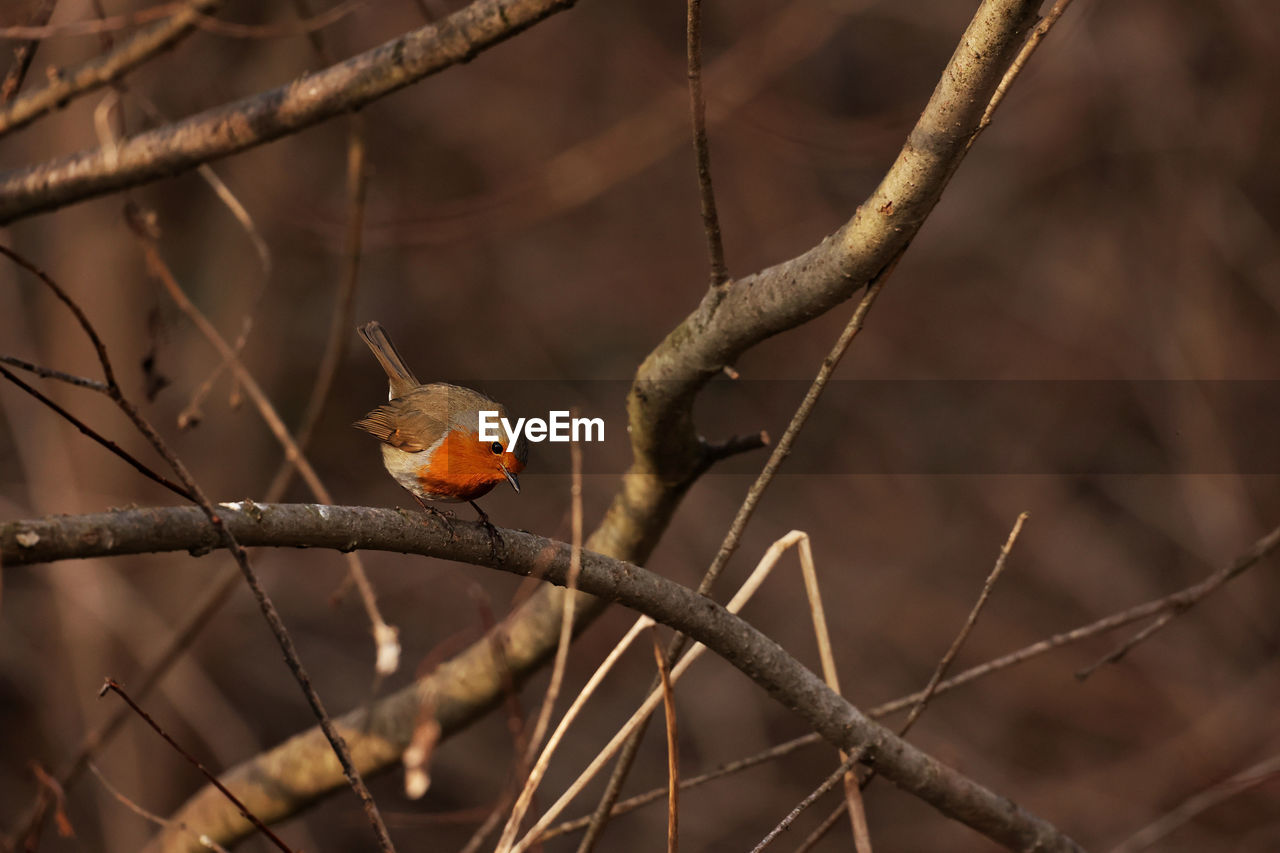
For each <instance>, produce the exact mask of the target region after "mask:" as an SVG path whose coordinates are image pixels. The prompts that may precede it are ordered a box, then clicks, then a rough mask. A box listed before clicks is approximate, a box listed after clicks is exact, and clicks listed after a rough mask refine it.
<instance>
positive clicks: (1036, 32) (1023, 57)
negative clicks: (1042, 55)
mask: <svg viewBox="0 0 1280 853" xmlns="http://www.w3.org/2000/svg"><path fill="white" fill-rule="evenodd" d="M1070 5H1071V0H1057V2H1056V3H1054V4H1053V7H1052V8H1050V9H1049V11H1048V13H1047V14H1046V15H1045V16H1044V17H1043V18H1041V19H1040V20H1039V22H1038V23H1037V24H1036V25H1035V26H1034V27H1033V28H1032V29H1031V32H1030V33H1028V34H1027V40H1026V41H1025V42H1024V43H1023V45H1022V49H1021V50H1020V51H1018V55H1017V56H1016V57H1014V60H1013V62H1012V63H1011V64H1010V65H1009V69H1008V70H1007V71H1005V73H1004V78H1003V79H1002V80H1001V81H1000V85H998V86H996V90H995V92H994V93H993V94H992V95H991V101H990V102H989V103H988V104H987V109H986V111H985V112H984V113H983V114H982V119H981V121H979V122H978V130H979V131H982V130H985V129H986V127H987V125H989V124H991V117H992V116H994V115H995V112H996V108H997V107H999V106H1000V102H1001V101H1003V100H1004V96H1005V95H1006V94H1007V93H1008V91H1009V87H1010V86H1011V85H1013V81H1014V80H1015V79H1016V78H1017V76H1018V75H1019V74H1020V73H1022V67H1023V66H1024V65H1026V64H1027V60H1029V59H1030V58H1031V55H1032V54H1033V53H1035V52H1036V48H1038V47H1039V46H1040V42H1042V41H1044V37H1045V36H1047V35H1048V34H1049V30H1051V29H1052V28H1053V25H1054V24H1056V23H1057V22H1058V19H1059V18H1061V17H1062V13H1063V12H1065V11H1067V7H1068V6H1070ZM976 136H977V134H975V137H976ZM970 144H973V143H972V142H970Z"/></svg>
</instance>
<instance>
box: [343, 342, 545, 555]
mask: <svg viewBox="0 0 1280 853" xmlns="http://www.w3.org/2000/svg"><path fill="white" fill-rule="evenodd" d="M358 331H359V333H360V337H361V338H362V339H363V340H364V342H365V343H366V344H368V345H369V349H371V350H373V354H374V357H376V358H377V359H378V363H379V364H380V365H382V369H383V370H385V371H386V373H387V380H388V382H389V383H390V393H389V394H388V395H387V403H386V404H385V405H382V406H378V407H377V408H376V409H374V410H373V411H372V412H370V413H369V414H368V415H366V416H365V417H364V418H363V419H361V420H359V421H356V424H355V425H356V426H357V427H358V428H360V429H362V430H364V431H365V432H367V433H369V434H370V435H372V436H373V437H374V438H376V439H378V441H380V442H382V463H383V464H384V465H385V466H386V468H387V472H388V473H390V474H391V476H392V477H394V478H395V480H396V482H397V483H399V484H400V485H401V486H403V487H404V488H406V489H408V490H409V493H410V494H412V495H413V497H414V500H416V501H417V502H418V504H419V505H420V506H421V507H422V508H423V509H424V510H426V511H427V512H429V513H431V514H432V515H436V516H439V517H441V518H443V519H444V521H445V523H446V524H447V525H449V527H450V529H452V525H451V524H449V521H448V516H449V514H448V513H442V512H440V510H438V509H436V508H435V507H432V506H431V505H430V504H428V503H427V501H442V502H447V503H457V502H461V501H467V502H468V503H470V504H471V506H473V507H475V510H476V512H477V513H479V514H480V521H481V523H482V524H484V526H485V527H486V528H488V529H489V531H490V533H491V534H492V535H494V536H495V537H496V536H497V530H496V529H495V528H494V527H493V525H492V524H491V523H490V522H489V516H488V515H487V514H486V513H485V511H484V510H482V509H481V508H480V507H479V505H478V504H477V503H476V498H479V497H481V496H483V495H486V494H488V493H489V491H490V490H491V489H493V487H494V486H496V485H498V484H499V483H502V482H507V483H510V484H511V488H513V489H515V490H516V492H517V493H518V492H519V491H520V481H519V480H518V479H517V477H516V475H518V474H519V473H520V472H521V471H522V470H524V466H525V461H526V460H527V458H528V455H529V445H528V443H527V442H526V441H525V440H524V438H523V437H521V438H520V439H519V440H518V441H517V442H516V443H515V446H514V447H511V448H510V449H508V448H507V447H506V445H505V444H504V443H503V442H501V441H484V440H482V439H481V438H480V412H481V411H482V410H487V411H496V412H498V413H499V414H498V417H499V418H506V415H507V412H506V409H505V408H503V406H502V405H501V404H500V403H498V402H497V401H495V400H493V399H491V398H489V397H487V396H485V395H484V394H481V393H480V392H479V391H473V390H471V389H470V388H463V387H461V386H459V385H448V384H445V383H443V382H433V383H431V384H429V385H423V384H422V383H421V382H419V381H418V379H417V377H415V376H414V375H413V372H412V371H411V370H409V368H408V367H406V366H405V363H404V359H402V358H401V357H400V353H399V352H397V351H396V348H395V344H393V343H391V338H390V337H388V336H387V331H386V329H384V328H382V324H380V323H377V322H370V323H365V324H364V325H363V326H361V327H360V328H359V330H358ZM506 437H507V436H505V435H504V438H506Z"/></svg>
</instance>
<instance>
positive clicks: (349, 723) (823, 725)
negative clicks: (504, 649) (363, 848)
mask: <svg viewBox="0 0 1280 853" xmlns="http://www.w3.org/2000/svg"><path fill="white" fill-rule="evenodd" d="M220 506H221V508H222V509H224V510H225V513H223V514H222V518H223V523H224V525H225V526H226V528H227V529H228V530H229V531H230V532H231V533H232V535H233V536H234V538H235V540H236V541H237V542H239V543H241V544H242V545H246V546H264V545H265V546H276V547H324V548H335V549H339V550H351V549H355V548H362V549H370V550H385V551H396V552H399V553H405V554H420V555H423V556H432V557H442V558H445V559H451V560H457V561H460V562H464V563H469V564H473V565H482V566H487V567H489V568H494V569H501V570H502V571H508V572H512V573H514V574H520V575H528V576H537V577H541V578H544V579H545V580H547V581H550V582H551V583H554V584H559V585H563V584H565V583H566V581H567V577H568V573H569V566H570V563H571V560H572V551H573V548H572V546H570V545H568V544H567V543H564V542H555V541H553V540H549V539H544V538H542V537H540V536H535V535H533V534H529V533H523V532H519V531H514V530H503V531H501V535H502V538H503V542H504V544H505V546H506V547H505V549H504V550H505V555H504V557H502V558H498V557H496V556H495V555H494V554H493V553H492V549H491V547H490V540H489V535H488V532H487V531H486V530H485V528H484V527H483V526H481V525H480V524H463V523H460V522H455V523H454V532H456V534H457V536H456V538H455V537H453V536H451V535H450V531H449V530H448V529H447V528H446V527H445V526H444V525H443V523H441V522H439V521H437V520H436V519H430V520H429V522H428V521H427V520H425V519H424V518H423V517H421V516H419V515H417V514H414V513H400V512H397V511H394V510H386V509H369V508H362V507H336V506H323V505H313V504H266V505H257V504H253V503H251V502H245V503H241V504H221V505H220ZM224 543H225V539H224V537H222V536H221V535H220V534H219V532H218V531H217V530H216V529H215V528H214V526H213V525H212V524H211V523H210V521H209V519H208V518H207V517H206V516H205V515H204V514H203V513H202V512H201V511H200V510H199V509H197V508H194V507H167V508H150V509H131V510H118V511H116V512H108V513H102V514H97V515H87V516H62V517H55V518H46V519H42V520H35V521H14V522H8V523H6V524H4V525H3V526H0V561H3V563H4V564H5V565H7V566H13V565H31V564H35V563H41V562H48V561H50V560H57V559H66V558H72V557H91V556H99V557H100V556H112V555H120V554H138V553H151V552H157V551H189V552H192V553H197V554H198V553H205V552H207V551H209V550H211V549H213V548H218V547H222V546H223V545H224ZM578 583H579V585H580V586H581V588H582V589H583V590H585V591H587V592H588V593H590V594H592V595H594V596H597V597H598V598H599V599H602V600H607V601H615V602H618V603H620V604H623V605H624V606H626V607H629V608H631V609H633V610H637V611H639V612H641V613H644V614H646V615H648V616H650V617H652V618H653V619H655V620H657V621H659V622H662V623H663V624H666V625H669V626H671V627H673V628H676V629H677V630H679V631H681V632H682V633H685V634H688V635H689V636H691V637H693V638H694V639H695V640H697V641H699V642H701V643H703V644H704V645H706V646H707V647H708V648H709V649H711V650H712V651H714V652H715V653H716V654H718V655H720V656H721V657H722V658H724V659H725V660H727V661H728V662H729V663H731V664H733V665H734V666H735V667H737V668H738V669H739V670H741V671H742V672H743V673H744V674H746V675H747V676H748V677H749V678H751V680H752V681H754V682H756V683H757V684H758V685H760V686H761V687H763V688H764V689H765V690H766V691H767V692H768V693H769V695H770V696H772V697H773V698H774V699H775V700H776V701H778V702H779V703H781V704H783V705H785V706H786V707H788V708H791V709H792V710H794V711H795V712H796V713H798V714H800V716H801V717H803V718H804V719H805V721H806V722H807V723H808V724H809V726H811V727H812V728H813V729H814V730H815V731H817V732H818V733H819V734H821V735H822V737H823V738H824V739H825V740H827V741H828V742H830V743H831V744H832V745H833V746H835V747H837V748H841V749H846V750H850V751H856V750H861V751H862V752H863V754H864V761H865V762H866V763H867V764H868V765H870V766H872V767H874V768H875V769H876V770H878V771H879V772H880V773H881V774H883V775H884V776H885V778H887V779H889V780H891V781H892V782H894V783H895V784H897V785H898V786H899V787H901V788H903V789H904V790H906V791H908V792H910V793H912V794H914V795H916V796H918V797H920V798H921V799H922V800H924V801H925V802H927V803H929V804H930V805H932V806H933V807H934V808H936V809H938V810H939V811H940V812H942V813H943V814H945V815H947V816H948V817H950V818H952V819H954V820H957V821H960V822H962V823H964V824H966V825H968V826H970V827H972V828H973V829H975V830H977V831H978V832H981V833H982V834H984V835H986V836H987V837H989V838H991V839H992V840H993V841H996V842H998V843H1000V844H1003V845H1005V846H1006V847H1009V848H1010V849H1015V850H1035V851H1080V850H1081V849H1082V848H1080V847H1079V846H1078V845H1077V844H1076V843H1075V842H1074V841H1072V840H1071V839H1070V838H1068V837H1067V836H1066V835H1064V834H1063V833H1061V832H1060V831H1059V830H1058V829H1057V828H1056V827H1054V826H1053V825H1052V824H1050V823H1048V822H1046V821H1045V820H1043V819H1041V818H1039V817H1037V816H1035V815H1033V814H1031V813H1030V812H1027V811H1026V810H1024V809H1022V808H1020V807H1019V806H1017V805H1016V804H1014V803H1013V802H1012V801H1010V800H1008V799H1006V798H1005V797H1002V796H1000V795H998V794H996V793H994V792H992V791H990V790H988V789H987V788H985V787H983V786H982V785H980V784H978V783H977V782H974V781H973V780H971V779H969V778H967V777H966V776H964V775H963V774H961V773H959V772H957V771H956V770H954V769H952V768H951V767H948V766H947V765H945V764H942V763H941V762H939V761H937V760H936V759H934V758H932V757H931V756H929V755H927V754H925V753H923V752H921V751H920V750H919V749H917V748H916V747H914V746H912V745H910V744H908V743H906V742H905V741H903V740H901V739H899V738H898V737H897V736H896V735H894V734H893V733H892V732H891V731H889V730H888V729H886V728H884V727H883V726H880V725H879V724H877V723H875V722H873V721H871V720H870V719H868V718H867V717H866V716H865V715H863V714H862V712H861V711H859V710H858V709H857V708H855V707H853V706H852V705H850V704H849V703H848V702H847V701H846V700H845V699H844V698H843V697H841V696H840V695H839V694H837V693H836V692H834V691H833V690H832V689H831V688H830V687H828V686H827V685H826V684H825V683H824V682H823V681H822V679H821V678H819V677H818V676H817V675H815V674H814V673H812V672H811V671H809V670H808V669H807V668H806V667H805V666H804V665H803V664H801V663H800V662H799V661H797V660H795V658H793V657H791V655H789V654H788V653H787V652H786V651H785V650H784V649H783V648H782V647H781V646H779V645H778V644H777V643H775V642H774V641H773V640H771V639H769V637H767V636H765V635H764V634H762V633H760V632H759V631H758V630H756V629H755V628H754V627H752V626H751V625H750V624H749V623H747V622H746V621H744V620H742V619H741V618H739V617H737V616H734V615H733V614H731V613H729V611H727V610H725V609H724V608H723V607H721V606H720V605H719V604H717V603H715V602H713V601H711V600H709V599H707V598H706V597H704V596H701V595H698V594H697V593H696V592H695V591H693V590H691V589H688V588H686V587H683V586H680V585H679V584H676V583H674V582H673V581H669V580H667V579H665V578H662V577H660V576H658V575H656V574H654V573H652V572H650V571H647V570H645V569H642V568H640V567H639V566H635V565H632V564H630V563H626V562H623V561H620V560H615V559H612V558H610V557H606V556H604V555H601V554H596V553H592V552H589V551H583V552H582V554H581V567H580V569H579V575H578ZM446 666H447V665H446ZM460 683H461V682H455V684H460ZM404 694H409V695H408V697H407V702H406V701H405V700H404V699H400V697H401V696H403V695H404ZM417 698H418V696H417V693H416V690H415V689H414V688H409V689H408V690H407V691H403V692H402V694H397V696H395V697H392V699H393V700H397V699H398V700H399V704H400V705H406V704H407V705H408V706H409V707H410V708H412V706H414V705H416V702H417ZM434 701H435V702H436V703H437V708H438V709H439V715H440V719H441V723H442V725H443V726H444V728H445V730H446V731H447V730H448V729H449V728H450V726H456V725H457V724H458V722H459V720H458V718H457V717H456V716H454V715H453V714H451V709H453V708H456V705H457V697H456V696H455V695H443V696H442V695H436V696H435V697H434ZM464 701H465V697H464ZM388 704H389V703H385V702H384V703H382V706H380V707H379V708H377V709H375V710H374V711H373V712H372V713H373V717H372V718H371V719H369V720H368V721H367V724H366V721H365V718H364V714H363V713H362V712H355V713H352V714H348V715H347V716H345V717H343V718H342V719H341V721H340V726H341V728H342V729H343V735H344V736H345V737H346V738H347V739H348V740H349V742H350V744H351V749H352V753H353V755H355V756H357V757H358V758H357V760H358V761H360V762H363V761H368V760H369V759H370V758H371V756H370V753H372V752H378V751H380V750H384V749H387V748H390V749H391V750H392V751H393V752H395V753H396V754H399V752H400V750H402V749H403V748H404V746H405V744H404V743H403V742H401V741H400V735H401V734H402V733H403V731H404V729H402V728H400V727H397V726H391V727H388V726H387V722H388V721H387V720H386V719H385V716H384V715H385V714H386V707H387V705H388ZM464 719H465V718H464ZM302 737H306V735H303V736H302ZM388 741H390V742H388ZM376 766H378V765H377V763H376V762H373V763H370V764H368V765H365V767H366V768H367V769H370V770H372V769H374V768H375V767H376ZM262 769H268V770H274V769H276V768H261V767H259V766H258V764H257V762H251V763H249V764H245V765H241V766H240V767H238V768H236V769H234V770H232V771H231V772H229V773H227V774H225V775H224V776H223V779H224V783H225V784H226V785H227V787H229V788H231V789H232V790H233V791H234V792H235V793H236V795H237V796H239V797H240V798H241V799H242V800H244V802H245V804H246V805H247V806H248V807H249V808H250V809H251V810H253V811H254V812H255V813H257V814H258V816H259V817H262V818H263V819H270V818H271V817H272V816H273V809H272V804H271V802H270V798H272V795H273V791H272V790H271V786H270V785H269V784H268V785H264V784H263V781H264V780H263V776H262V774H261V770H262ZM362 769H364V768H362ZM263 797H266V798H268V801H267V802H265V803H262V806H263V807H261V808H260V807H257V805H258V801H259V800H260V799H261V798H263ZM175 820H176V821H178V822H183V823H187V825H188V826H195V825H196V824H192V823H191V822H190V821H189V820H188V816H187V810H186V809H184V810H183V812H182V813H180V814H179V815H177V816H175ZM163 849H181V847H165V848H163Z"/></svg>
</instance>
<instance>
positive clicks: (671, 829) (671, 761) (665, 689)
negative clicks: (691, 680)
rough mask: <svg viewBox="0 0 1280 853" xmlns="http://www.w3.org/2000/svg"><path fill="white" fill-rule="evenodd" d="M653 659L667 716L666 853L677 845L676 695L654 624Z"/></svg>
mask: <svg viewBox="0 0 1280 853" xmlns="http://www.w3.org/2000/svg"><path fill="white" fill-rule="evenodd" d="M650 634H651V635H652V637H653V659H654V662H655V663H656V664H657V667H658V680H659V681H660V682H661V683H662V708H663V712H664V714H665V716H666V720H667V853H677V851H678V850H679V849H680V741H679V739H678V737H677V731H676V696H675V692H674V691H673V690H672V688H671V668H670V667H669V666H668V665H667V656H666V655H665V654H663V653H662V645H661V644H660V643H659V642H658V628H657V626H654V627H653V628H651V629H650Z"/></svg>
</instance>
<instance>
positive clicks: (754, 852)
mask: <svg viewBox="0 0 1280 853" xmlns="http://www.w3.org/2000/svg"><path fill="white" fill-rule="evenodd" d="M861 759H862V750H860V749H858V750H854V751H853V753H852V754H851V755H850V756H849V757H848V758H846V759H845V760H844V762H843V763H842V764H841V765H840V766H839V767H838V768H836V772H834V773H832V774H831V775H830V776H828V777H827V778H826V780H825V781H824V782H823V783H822V784H821V785H819V786H818V787H817V788H816V789H814V791H813V792H812V793H810V794H809V796H807V797H805V798H804V799H803V800H801V801H800V804H799V805H797V806H796V807H795V808H794V809H792V810H791V813H790V814H788V815H787V816H786V817H784V818H783V819H782V821H781V822H780V823H779V824H778V825H777V826H775V827H774V828H773V829H772V830H771V831H770V832H769V834H768V835H766V836H765V837H764V838H762V839H761V840H760V843H759V844H757V845H756V846H755V847H753V848H751V853H760V851H761V850H763V849H764V848H766V847H768V846H769V845H770V844H772V843H773V840H774V839H775V838H777V837H778V836H779V835H781V834H782V833H783V832H785V831H786V830H788V829H790V828H791V824H793V823H795V821H796V818H798V817H800V815H801V814H802V813H803V812H804V810H805V809H807V808H809V806H811V805H813V804H814V803H815V802H817V800H818V798H819V797H821V796H822V795H823V794H825V793H826V792H827V791H830V790H831V789H832V788H834V787H835V786H836V785H838V784H839V783H840V780H841V779H843V778H844V777H845V776H847V775H848V774H849V771H851V770H853V767H854V765H855V764H857V763H858V762H859V761H860V760H861Z"/></svg>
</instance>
